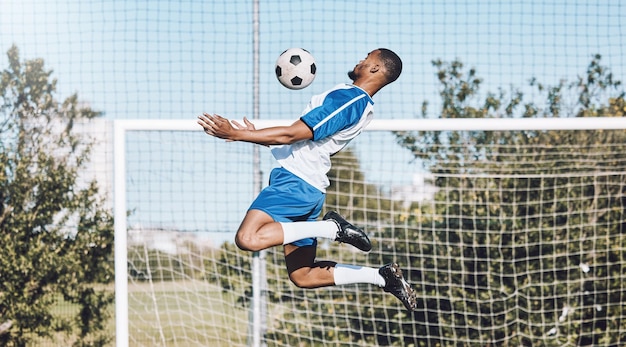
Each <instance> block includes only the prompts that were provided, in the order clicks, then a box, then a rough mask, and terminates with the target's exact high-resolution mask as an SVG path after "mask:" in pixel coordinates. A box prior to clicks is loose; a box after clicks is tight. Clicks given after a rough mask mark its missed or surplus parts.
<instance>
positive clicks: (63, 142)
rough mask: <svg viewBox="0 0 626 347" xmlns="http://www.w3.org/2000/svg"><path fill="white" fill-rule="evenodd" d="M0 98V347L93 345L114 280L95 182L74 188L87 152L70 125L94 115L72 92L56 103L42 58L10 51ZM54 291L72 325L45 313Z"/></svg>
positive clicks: (109, 231)
mask: <svg viewBox="0 0 626 347" xmlns="http://www.w3.org/2000/svg"><path fill="white" fill-rule="evenodd" d="M7 56H8V58H9V67H8V69H6V70H3V71H1V79H0V95H1V96H2V99H1V103H0V243H2V245H3V246H2V247H1V248H0V277H1V278H2V282H0V298H1V300H0V323H3V322H8V321H10V322H11V323H12V325H11V327H10V328H9V329H8V330H7V331H5V332H3V333H1V334H0V344H1V345H3V346H24V345H26V344H27V343H28V342H29V341H30V339H31V338H32V337H33V336H39V337H51V336H53V335H55V334H57V333H59V332H61V333H64V334H67V336H78V341H77V342H75V343H74V345H76V346H100V345H104V344H105V343H108V341H110V336H106V334H104V333H103V326H104V324H105V322H106V320H107V319H108V318H109V314H108V312H107V307H108V306H109V305H110V303H111V302H112V301H113V296H112V294H111V293H107V292H105V291H104V290H99V289H97V288H98V286H96V285H95V284H97V283H108V282H110V281H112V279H113V268H112V260H113V258H112V253H113V219H112V215H111V213H110V211H108V210H106V209H105V208H104V201H102V198H101V195H100V194H99V192H98V187H97V185H96V183H95V182H91V183H89V184H83V185H79V184H78V178H79V172H80V169H81V168H84V166H85V164H86V163H87V162H88V160H89V149H90V145H89V144H88V143H87V142H86V141H85V139H84V138H83V137H82V136H81V134H78V133H76V132H75V131H73V125H74V123H75V122H78V121H83V120H88V119H91V118H94V117H97V116H99V115H100V113H98V112H96V111H93V110H91V109H90V108H89V107H82V106H80V105H79V104H78V98H77V96H76V95H73V96H70V97H69V98H67V99H66V100H64V101H63V102H58V101H57V100H56V99H55V96H54V93H55V91H56V80H53V79H51V78H50V76H51V74H52V72H51V71H46V70H45V69H44V62H43V60H42V59H33V60H28V61H25V62H23V63H22V62H20V61H19V52H18V50H17V48H16V47H15V46H14V47H12V48H11V49H9V51H8V53H7ZM58 294H61V295H62V298H63V299H64V300H65V301H66V302H69V303H72V304H76V305H78V306H79V310H78V314H77V315H76V316H75V317H74V318H73V319H67V318H61V317H59V316H57V315H55V314H54V313H53V312H52V310H51V309H52V308H53V306H54V304H55V302H56V300H57V299H58Z"/></svg>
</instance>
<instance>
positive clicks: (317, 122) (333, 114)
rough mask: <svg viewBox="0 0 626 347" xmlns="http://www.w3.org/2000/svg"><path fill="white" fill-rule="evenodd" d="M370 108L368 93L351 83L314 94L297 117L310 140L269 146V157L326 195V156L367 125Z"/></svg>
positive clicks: (342, 146)
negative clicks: (306, 128) (309, 133)
mask: <svg viewBox="0 0 626 347" xmlns="http://www.w3.org/2000/svg"><path fill="white" fill-rule="evenodd" d="M373 106H374V101H372V98H371V97H370V96H369V94H367V92H365V91H364V90H363V89H361V88H359V87H357V86H354V85H351V84H340V85H337V86H335V87H334V88H332V89H330V90H328V91H326V92H324V93H322V94H319V95H315V96H313V97H312V98H311V101H310V102H309V104H308V105H307V107H306V108H305V109H304V111H303V113H302V116H301V117H300V119H301V120H302V121H303V122H304V123H305V124H306V125H307V126H308V127H309V128H310V129H311V131H312V132H313V139H311V140H303V141H299V142H296V143H293V144H291V145H281V146H276V147H273V148H272V154H273V155H274V158H276V160H277V161H278V162H279V163H280V165H281V166H282V167H284V168H285V169H287V170H289V171H290V172H291V173H293V174H294V175H296V176H298V177H300V178H302V179H303V180H304V181H306V182H307V183H309V184H311V185H312V186H314V187H315V188H317V189H319V190H320V191H322V192H326V188H327V187H328V186H329V184H330V182H329V180H328V176H327V174H328V171H329V170H330V166H331V163H330V157H331V156H332V155H333V154H335V153H337V152H339V151H340V150H341V149H343V148H344V147H345V146H346V145H347V144H348V143H349V142H350V141H351V140H352V139H354V138H355V137H356V136H357V135H359V134H360V133H361V131H363V128H365V126H367V124H369V122H370V121H371V120H372V117H373V115H374V113H373Z"/></svg>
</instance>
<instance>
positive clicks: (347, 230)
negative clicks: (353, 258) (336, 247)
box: [323, 211, 372, 252]
mask: <svg viewBox="0 0 626 347" xmlns="http://www.w3.org/2000/svg"><path fill="white" fill-rule="evenodd" d="M323 219H324V220H332V221H333V222H335V223H336V224H337V226H338V227H339V231H338V232H337V237H336V238H335V241H339V242H343V243H348V244H351V245H352V246H354V247H356V248H358V249H360V250H362V251H365V252H369V251H371V250H372V243H371V242H370V239H369V237H367V235H366V234H365V232H364V231H363V229H361V228H357V227H355V226H354V225H352V224H350V223H349V222H348V221H347V220H345V219H343V217H341V216H340V215H339V213H337V212H335V211H328V213H326V214H325V215H324V218H323Z"/></svg>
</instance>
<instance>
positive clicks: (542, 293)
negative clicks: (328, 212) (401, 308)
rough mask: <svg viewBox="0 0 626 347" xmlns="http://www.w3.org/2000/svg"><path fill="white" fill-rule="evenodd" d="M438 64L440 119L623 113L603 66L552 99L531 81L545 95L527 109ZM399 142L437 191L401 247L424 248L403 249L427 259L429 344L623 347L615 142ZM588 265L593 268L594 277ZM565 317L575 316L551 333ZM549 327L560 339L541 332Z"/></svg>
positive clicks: (518, 99) (596, 138)
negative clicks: (459, 340)
mask: <svg viewBox="0 0 626 347" xmlns="http://www.w3.org/2000/svg"><path fill="white" fill-rule="evenodd" d="M434 66H436V67H437V68H438V69H439V71H438V76H439V79H440V81H441V82H442V85H443V88H442V92H441V96H442V99H443V109H442V113H441V117H442V118H472V117H478V118H483V117H484V118H499V117H504V116H506V117H515V116H517V117H568V116H569V117H598V116H604V117H621V116H623V115H624V111H626V109H624V92H623V91H622V90H620V86H621V83H620V82H619V81H615V80H614V79H613V76H612V74H611V73H610V72H609V69H608V68H606V67H603V66H601V65H600V57H599V56H595V57H594V58H593V59H592V61H591V63H590V65H589V68H588V69H587V71H586V75H585V76H583V77H579V78H578V79H577V81H576V82H574V83H570V84H567V83H566V82H561V83H560V84H559V85H557V86H553V87H547V86H544V85H542V84H540V83H538V82H537V81H536V80H535V79H533V80H531V83H530V85H531V87H534V88H536V89H537V93H539V94H540V95H544V96H545V102H544V103H542V104H537V103H532V102H528V103H524V101H523V95H522V93H520V92H517V91H516V92H514V93H513V95H512V97H509V98H507V97H506V96H505V94H504V93H501V94H500V95H499V96H495V95H492V94H490V95H488V96H487V98H486V100H485V102H481V101H476V100H475V99H476V98H474V96H477V95H478V87H479V85H480V80H479V79H477V78H476V77H475V72H474V71H473V70H470V71H469V72H468V73H467V75H464V74H463V73H462V72H461V68H462V64H461V63H459V62H453V63H451V64H444V63H442V62H440V61H437V62H434ZM572 100H573V102H572ZM494 121H497V119H494ZM397 138H398V142H399V143H400V144H401V145H402V146H403V147H405V148H407V149H409V150H410V151H411V152H412V153H413V154H414V155H415V157H416V158H419V159H420V160H422V161H423V162H424V163H425V165H426V167H427V168H428V169H429V170H430V171H431V172H432V173H434V174H435V176H436V177H438V178H437V179H436V181H435V183H436V185H437V186H438V187H442V188H443V187H445V189H440V190H439V192H438V193H437V195H436V197H435V205H434V206H435V213H434V215H433V216H436V217H435V218H433V219H432V220H428V221H426V223H424V221H419V220H415V221H414V223H415V224H416V228H418V229H419V230H420V231H419V234H420V235H413V236H408V235H398V237H416V238H420V239H422V240H424V241H423V242H420V244H421V245H422V246H420V247H419V249H418V250H407V251H409V252H411V254H414V252H417V253H420V254H424V257H420V258H415V259H413V260H412V263H413V264H416V265H415V266H416V267H418V268H421V269H422V270H421V276H422V277H423V278H425V280H424V281H423V282H424V283H427V284H428V285H427V287H426V288H424V289H426V293H432V295H433V296H436V297H437V298H436V299H432V300H427V301H426V302H425V305H426V308H427V309H432V310H435V312H438V313H437V314H436V315H437V321H438V324H439V327H438V329H437V330H438V332H437V334H435V335H432V333H431V336H434V337H433V338H432V339H431V343H443V341H445V340H446V339H447V338H449V337H450V336H467V338H468V340H469V341H485V342H489V343H495V344H497V345H505V344H507V345H508V344H510V345H520V344H521V345H543V346H562V345H619V344H622V343H623V342H624V336H620V335H619V334H618V333H617V332H618V331H623V330H624V328H625V327H626V326H624V323H623V322H621V321H620V317H621V316H622V308H623V306H624V301H623V298H622V297H623V293H622V291H621V289H620V286H619V285H615V279H616V278H621V274H622V273H623V268H622V266H623V264H622V263H621V262H623V259H626V253H625V252H624V248H623V245H624V244H625V243H626V237H624V236H623V231H622V222H621V221H623V220H624V217H625V216H624V214H625V211H624V209H623V204H624V201H625V200H624V199H625V198H626V190H625V188H624V182H625V181H626V175H625V174H623V172H624V171H625V170H626V154H624V153H626V151H625V150H626V145H625V143H626V134H624V132H623V131H600V130H598V131H593V130H587V131H518V132H499V131H492V132H418V133H398V134H397ZM511 158H514V159H513V160H511ZM542 163H552V164H551V165H549V166H546V165H542ZM408 232H409V229H407V233H408ZM424 244H426V245H430V244H434V245H439V247H437V248H433V247H430V246H424ZM400 246H402V245H400ZM398 251H400V252H401V251H403V250H398ZM438 259H446V260H445V261H438ZM583 265H591V268H590V270H589V274H587V273H585V272H583V271H581V269H580V268H579V267H580V266H583ZM564 308H568V311H569V312H570V313H569V314H568V315H566V317H564V318H562V319H565V320H564V321H560V320H559V317H560V315H561V314H562V311H563V309H564ZM572 312H573V313H572ZM461 313H462V314H461ZM546 322H549V323H547V324H548V325H546ZM549 324H552V326H553V327H555V328H557V330H556V333H554V334H548V333H547V330H548V329H547V327H549V326H550V325H549ZM467 327H481V328H477V329H470V330H468V329H467Z"/></svg>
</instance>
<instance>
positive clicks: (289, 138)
mask: <svg viewBox="0 0 626 347" xmlns="http://www.w3.org/2000/svg"><path fill="white" fill-rule="evenodd" d="M401 71H402V61H401V60H400V58H399V57H398V55H396V54H395V53H394V52H392V51H391V50H389V49H385V48H379V49H376V50H374V51H372V52H370V53H369V54H368V55H367V57H366V58H365V59H363V60H361V61H360V62H359V63H358V64H357V65H356V66H355V67H354V69H353V70H352V71H350V72H348V77H349V78H350V79H351V80H352V81H353V83H352V84H340V85H337V86H335V87H334V88H332V89H330V90H328V91H326V92H324V93H322V94H320V95H315V96H313V97H312V98H311V101H310V102H309V104H308V106H307V107H306V108H305V109H304V111H303V113H302V116H301V117H300V119H298V120H297V121H295V122H294V123H293V124H291V125H289V126H276V127H269V128H264V129H256V128H255V127H254V124H252V123H251V122H250V121H249V120H248V119H247V118H244V119H243V123H244V124H241V123H239V122H236V121H231V120H228V119H226V118H223V117H221V116H219V115H217V114H212V115H211V114H207V113H204V114H202V115H201V116H199V117H198V124H200V125H201V126H202V128H203V129H204V131H205V132H206V133H207V134H209V135H211V136H215V137H217V138H221V139H225V140H227V141H245V142H250V143H255V144H260V145H265V146H269V147H271V151H272V154H273V156H274V158H276V160H277V161H278V163H279V164H280V167H278V168H275V169H273V170H272V172H271V173H270V180H269V186H267V187H266V188H264V189H263V190H262V191H261V192H260V193H259V195H258V197H257V198H256V199H255V200H254V201H253V202H252V204H251V206H250V208H249V209H248V211H247V213H246V216H245V217H244V219H243V221H242V222H241V225H240V226H239V229H238V230H237V234H236V236H235V242H236V244H237V246H238V247H239V248H241V249H243V250H247V251H259V250H263V249H266V248H269V247H273V246H279V245H283V246H284V253H285V262H286V265H287V271H288V272H289V278H290V280H291V281H292V282H293V283H294V284H295V285H296V286H298V287H301V288H318V287H324V286H333V285H344V284H352V283H371V284H373V285H377V286H379V287H381V288H383V290H384V291H386V292H389V293H391V294H393V295H395V296H396V297H397V298H398V299H400V301H402V303H403V304H404V306H405V307H406V308H407V309H408V310H409V311H413V310H415V309H416V308H417V297H416V293H415V291H414V290H413V289H412V288H411V285H410V284H409V283H408V282H407V281H406V280H405V279H404V277H403V275H402V271H401V270H400V268H399V267H398V265H397V264H395V263H391V264H387V265H384V266H382V267H380V268H378V269H376V268H370V267H363V266H354V265H346V264H338V263H336V262H331V261H316V260H315V253H316V248H317V238H320V237H321V238H328V239H331V240H335V241H338V242H343V243H348V244H350V245H353V246H354V247H356V248H358V249H360V250H362V251H366V252H367V251H370V250H371V249H372V245H371V243H370V240H369V238H368V236H367V235H366V234H365V232H364V231H363V230H362V229H361V228H358V227H356V226H354V225H352V224H351V223H349V222H348V221H346V220H345V219H344V218H343V217H341V216H340V215H339V214H338V213H336V212H334V211H329V212H328V213H326V214H325V215H324V217H323V218H322V220H320V221H318V220H317V219H318V217H319V215H320V213H321V211H322V205H323V203H324V199H325V192H326V188H327V187H328V186H329V184H330V183H329V180H328V177H327V173H328V171H329V170H330V166H331V161H330V157H331V156H332V155H333V154H335V153H337V152H339V151H340V150H341V149H343V148H344V147H345V146H346V145H347V144H348V143H349V142H350V141H351V140H352V139H354V138H355V137H356V136H357V135H359V134H360V133H361V131H362V130H363V128H364V127H365V126H367V124H368V123H369V122H370V121H371V119H372V117H373V105H374V101H372V97H373V96H374V94H376V93H377V92H378V91H379V90H380V89H382V88H383V87H384V86H386V85H387V84H389V83H391V82H393V81H395V80H396V79H397V78H398V77H399V76H400V72H401Z"/></svg>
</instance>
